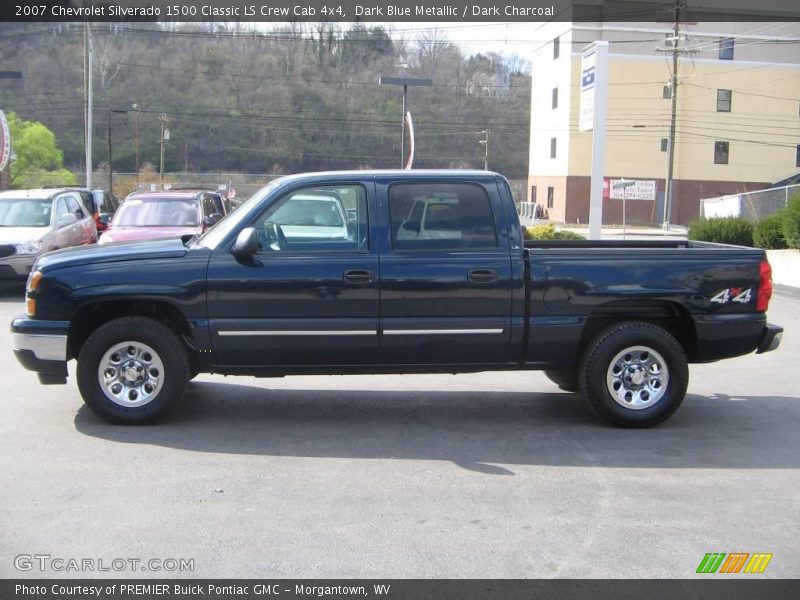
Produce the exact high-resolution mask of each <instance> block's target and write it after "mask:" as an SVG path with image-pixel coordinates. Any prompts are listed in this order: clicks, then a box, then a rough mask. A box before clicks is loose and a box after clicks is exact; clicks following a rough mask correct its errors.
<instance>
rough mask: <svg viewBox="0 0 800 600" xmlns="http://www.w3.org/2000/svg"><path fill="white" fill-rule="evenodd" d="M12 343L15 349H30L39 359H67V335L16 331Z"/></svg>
mask: <svg viewBox="0 0 800 600" xmlns="http://www.w3.org/2000/svg"><path fill="white" fill-rule="evenodd" d="M12 344H13V349H14V350H21V351H22V350H28V351H30V352H33V355H34V356H35V357H36V358H38V359H39V360H59V361H66V360H67V336H66V335H49V334H38V333H15V334H13V342H12Z"/></svg>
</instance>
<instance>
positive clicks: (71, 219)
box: [57, 213, 78, 227]
mask: <svg viewBox="0 0 800 600" xmlns="http://www.w3.org/2000/svg"><path fill="white" fill-rule="evenodd" d="M77 222H78V217H77V216H76V215H74V214H73V213H66V214H63V215H61V216H60V217H58V223H57V225H58V226H59V227H66V226H67V225H72V224H73V223H77Z"/></svg>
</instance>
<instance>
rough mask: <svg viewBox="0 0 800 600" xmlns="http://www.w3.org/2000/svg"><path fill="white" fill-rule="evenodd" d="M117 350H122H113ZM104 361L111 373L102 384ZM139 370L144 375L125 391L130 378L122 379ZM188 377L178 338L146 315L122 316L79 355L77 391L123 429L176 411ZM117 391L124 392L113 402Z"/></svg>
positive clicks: (91, 338)
mask: <svg viewBox="0 0 800 600" xmlns="http://www.w3.org/2000/svg"><path fill="white" fill-rule="evenodd" d="M128 342H130V344H128V345H126V343H128ZM115 347H119V350H117V351H114V349H115ZM131 350H133V351H134V352H133V353H131ZM109 353H110V354H109ZM107 354H109V356H106V355H107ZM101 361H103V362H104V364H105V365H106V368H107V370H106V371H105V373H109V372H110V373H111V375H110V376H109V379H107V381H108V383H106V384H101V382H100V368H101ZM126 367H127V368H126ZM139 367H141V368H139ZM137 371H143V374H140V375H139V376H138V377H139V379H137V380H136V381H133V382H130V387H126V386H127V385H128V383H129V380H128V379H124V377H126V376H128V374H135V373H136V372H137ZM190 374H191V368H190V365H189V358H188V357H187V355H186V350H185V348H184V346H183V344H182V343H181V341H180V339H179V338H178V336H177V335H175V333H174V332H173V331H172V330H171V329H170V328H169V327H167V326H166V325H164V324H163V323H161V322H159V321H156V320H154V319H150V318H147V317H121V318H119V319H115V320H113V321H110V322H108V323H106V324H105V325H103V326H101V327H99V328H98V329H97V330H96V331H95V332H94V333H92V334H91V335H90V336H89V338H88V339H87V340H86V342H85V343H84V344H83V347H82V348H81V351H80V356H79V357H78V368H77V375H78V388H79V389H80V392H81V396H83V401H84V402H85V403H86V405H87V406H88V407H89V408H90V409H92V411H93V412H94V413H95V414H97V415H98V416H99V417H100V418H102V419H104V420H106V421H108V422H109V423H115V424H119V425H143V424H147V423H153V422H155V421H157V420H158V419H160V418H162V417H164V416H165V415H166V414H167V413H169V412H170V411H172V410H174V409H175V408H176V407H177V406H178V405H179V404H180V402H181V399H182V397H183V391H184V389H185V388H186V382H187V381H188V380H189V376H190ZM115 386H116V387H115ZM115 389H119V390H120V391H121V392H122V394H121V396H120V397H119V398H117V400H112V398H111V396H112V395H113V391H114V390H115ZM106 390H108V394H107V393H106ZM137 390H138V393H137ZM125 394H128V396H126V395H125ZM136 402H140V403H142V404H139V405H137V404H136Z"/></svg>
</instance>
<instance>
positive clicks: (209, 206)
mask: <svg viewBox="0 0 800 600" xmlns="http://www.w3.org/2000/svg"><path fill="white" fill-rule="evenodd" d="M201 202H202V204H203V216H204V217H210V216H211V215H213V214H215V213H218V214H223V212H222V209H221V208H218V207H217V205H216V203H215V202H214V198H212V197H211V195H205V196H203V197H202V200H201Z"/></svg>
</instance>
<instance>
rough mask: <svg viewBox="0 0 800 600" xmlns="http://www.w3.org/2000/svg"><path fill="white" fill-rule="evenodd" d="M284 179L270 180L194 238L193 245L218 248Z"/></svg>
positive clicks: (251, 215)
mask: <svg viewBox="0 0 800 600" xmlns="http://www.w3.org/2000/svg"><path fill="white" fill-rule="evenodd" d="M282 179H283V178H280V177H279V178H278V179H274V180H273V181H271V182H269V183H268V184H267V185H265V186H264V187H263V188H261V189H260V190H259V191H257V192H256V193H255V194H253V195H252V196H250V198H249V199H248V200H247V201H246V202H244V203H243V204H242V205H241V206H240V207H239V208H237V209H236V210H234V211H233V212H229V213H228V214H227V215H225V217H223V219H222V220H221V221H220V222H219V223H217V224H216V225H214V227H212V228H210V229H207V230H206V232H205V233H204V234H203V235H201V236H200V237H198V238H196V239H195V240H194V242H193V243H192V245H197V246H201V247H203V248H211V249H213V248H216V247H217V244H219V243H220V242H221V241H222V240H224V239H225V238H226V237H227V236H228V234H230V233H231V231H232V230H233V229H235V228H236V227H237V226H238V225H239V223H241V222H242V221H245V220H248V219H251V218H252V217H253V213H254V212H256V211H257V210H259V205H260V204H261V200H262V199H263V198H264V197H266V196H268V195H269V194H270V193H272V191H273V190H274V189H275V188H277V187H278V186H279V185H280V184H281V182H282Z"/></svg>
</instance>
